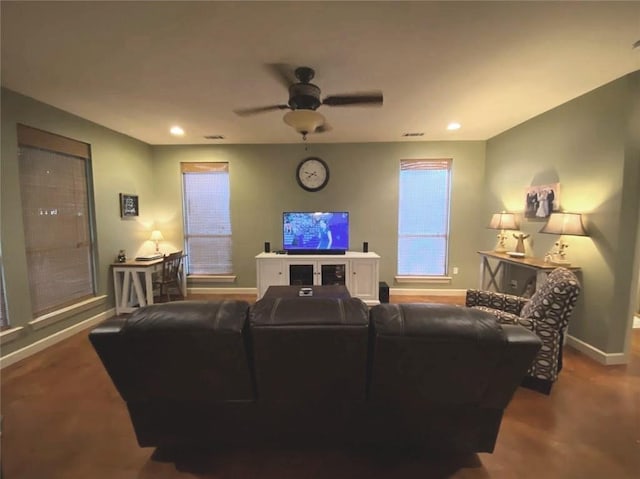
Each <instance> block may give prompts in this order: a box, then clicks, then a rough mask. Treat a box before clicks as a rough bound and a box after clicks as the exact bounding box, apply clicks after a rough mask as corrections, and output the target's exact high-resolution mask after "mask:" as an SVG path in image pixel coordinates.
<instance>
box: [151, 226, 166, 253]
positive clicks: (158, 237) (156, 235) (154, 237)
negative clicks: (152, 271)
mask: <svg viewBox="0 0 640 479" xmlns="http://www.w3.org/2000/svg"><path fill="white" fill-rule="evenodd" d="M149 239H150V240H151V241H154V242H155V243H156V254H160V246H159V243H160V241H164V237H163V236H162V233H161V232H160V231H158V230H153V231H152V232H151V237H150V238H149Z"/></svg>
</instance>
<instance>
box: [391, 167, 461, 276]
mask: <svg viewBox="0 0 640 479" xmlns="http://www.w3.org/2000/svg"><path fill="white" fill-rule="evenodd" d="M450 177H451V160H450V159H444V160H401V161H400V190H399V202H398V275H399V276H444V275H445V274H446V271H447V255H448V244H449V203H450Z"/></svg>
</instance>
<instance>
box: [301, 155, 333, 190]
mask: <svg viewBox="0 0 640 479" xmlns="http://www.w3.org/2000/svg"><path fill="white" fill-rule="evenodd" d="M296 179H297V180H298V184H299V185H300V186H301V187H302V188H304V189H305V190H307V191H319V190H321V189H322V188H324V187H325V186H327V183H329V167H328V166H327V164H326V163H325V162H324V161H323V160H321V159H320V158H315V157H311V158H306V159H304V160H302V161H301V162H300V164H299V165H298V169H297V170H296Z"/></svg>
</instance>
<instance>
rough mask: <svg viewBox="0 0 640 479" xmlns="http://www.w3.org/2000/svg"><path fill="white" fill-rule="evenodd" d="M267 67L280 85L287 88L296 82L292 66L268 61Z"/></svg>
mask: <svg viewBox="0 0 640 479" xmlns="http://www.w3.org/2000/svg"><path fill="white" fill-rule="evenodd" d="M267 68H268V70H269V72H271V74H272V75H273V76H274V77H275V79H276V80H278V82H280V84H281V85H282V86H284V87H285V88H286V89H287V90H289V87H290V86H291V85H293V84H294V83H297V82H298V80H296V75H295V73H294V68H293V67H292V66H291V65H287V64H286V63H268V64H267Z"/></svg>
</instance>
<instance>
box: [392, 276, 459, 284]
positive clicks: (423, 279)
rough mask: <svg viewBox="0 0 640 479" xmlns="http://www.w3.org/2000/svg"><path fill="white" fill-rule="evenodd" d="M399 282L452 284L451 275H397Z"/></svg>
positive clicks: (397, 281)
mask: <svg viewBox="0 0 640 479" xmlns="http://www.w3.org/2000/svg"><path fill="white" fill-rule="evenodd" d="M394 279H395V281H396V283H398V284H402V283H429V284H451V280H452V278H451V276H395V278H394Z"/></svg>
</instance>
